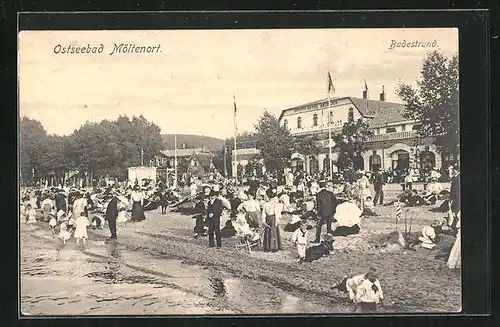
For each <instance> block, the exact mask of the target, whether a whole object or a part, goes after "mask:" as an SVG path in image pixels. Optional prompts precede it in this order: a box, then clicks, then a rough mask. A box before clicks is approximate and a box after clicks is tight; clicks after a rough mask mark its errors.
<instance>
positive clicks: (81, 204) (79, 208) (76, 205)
mask: <svg viewBox="0 0 500 327" xmlns="http://www.w3.org/2000/svg"><path fill="white" fill-rule="evenodd" d="M86 206H87V199H86V198H85V197H84V196H83V195H82V194H81V193H78V195H77V197H76V199H75V202H73V219H74V220H76V219H78V218H79V217H80V215H81V213H82V212H83V213H85V207H86Z"/></svg>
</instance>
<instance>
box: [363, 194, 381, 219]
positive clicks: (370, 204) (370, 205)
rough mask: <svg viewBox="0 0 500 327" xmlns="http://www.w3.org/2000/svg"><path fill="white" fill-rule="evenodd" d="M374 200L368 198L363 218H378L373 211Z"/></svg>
mask: <svg viewBox="0 0 500 327" xmlns="http://www.w3.org/2000/svg"><path fill="white" fill-rule="evenodd" d="M373 207H374V205H373V200H372V197H371V196H367V197H366V199H365V206H364V208H363V214H362V216H365V217H370V216H378V214H377V213H376V212H375V211H373Z"/></svg>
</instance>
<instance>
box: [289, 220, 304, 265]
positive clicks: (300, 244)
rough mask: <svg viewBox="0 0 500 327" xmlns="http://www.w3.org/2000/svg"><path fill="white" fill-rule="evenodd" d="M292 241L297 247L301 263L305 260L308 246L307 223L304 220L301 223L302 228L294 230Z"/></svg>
mask: <svg viewBox="0 0 500 327" xmlns="http://www.w3.org/2000/svg"><path fill="white" fill-rule="evenodd" d="M292 242H293V244H295V246H296V247H297V254H298V257H299V259H298V261H299V263H302V262H304V260H305V259H306V248H307V223H306V222H305V221H304V220H303V221H302V222H301V223H300V228H297V230H296V231H295V232H293V235H292Z"/></svg>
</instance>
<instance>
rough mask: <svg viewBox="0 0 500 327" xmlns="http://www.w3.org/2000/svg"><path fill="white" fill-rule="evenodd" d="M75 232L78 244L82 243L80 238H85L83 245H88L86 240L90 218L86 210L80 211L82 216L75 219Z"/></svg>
mask: <svg viewBox="0 0 500 327" xmlns="http://www.w3.org/2000/svg"><path fill="white" fill-rule="evenodd" d="M74 225H75V227H76V228H75V233H74V235H73V236H74V237H75V238H76V245H80V239H81V240H83V245H84V246H86V245H87V244H86V240H87V238H88V235H87V227H88V226H89V225H90V223H89V220H88V219H87V217H86V216H85V212H81V213H80V217H78V218H77V219H76V220H75V223H74Z"/></svg>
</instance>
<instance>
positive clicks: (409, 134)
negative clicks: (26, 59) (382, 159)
mask: <svg viewBox="0 0 500 327" xmlns="http://www.w3.org/2000/svg"><path fill="white" fill-rule="evenodd" d="M416 136H417V131H406V132H395V133H386V134H380V135H374V136H373V137H370V138H369V139H368V142H375V141H390V140H402V139H411V138H414V137H416Z"/></svg>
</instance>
